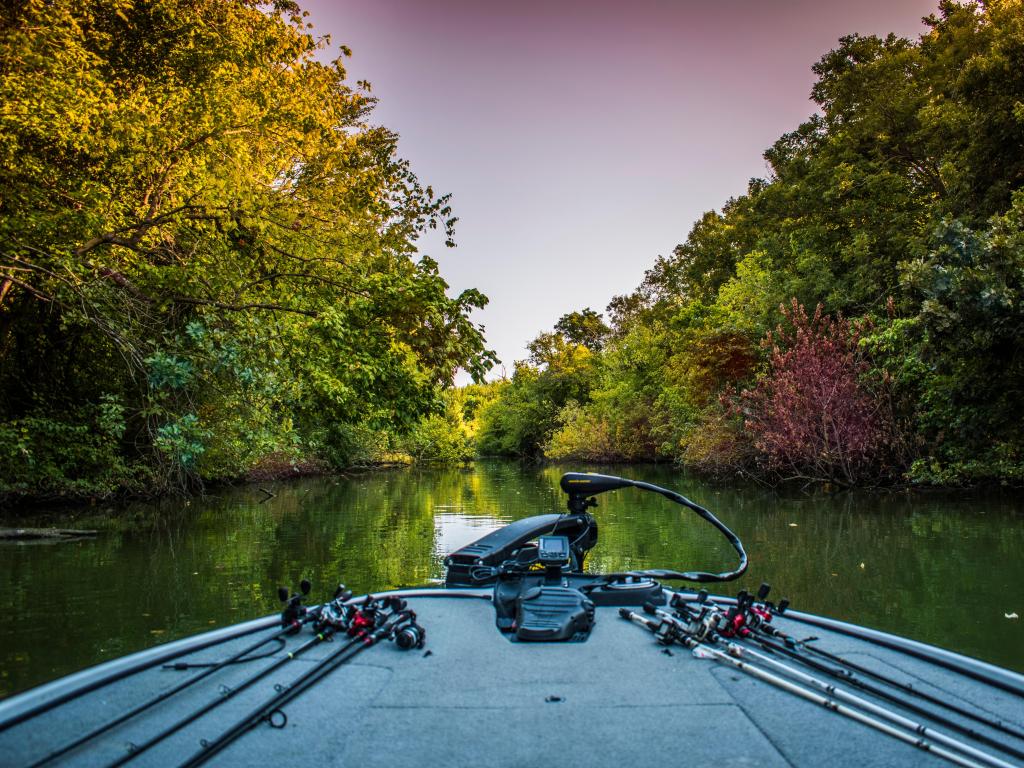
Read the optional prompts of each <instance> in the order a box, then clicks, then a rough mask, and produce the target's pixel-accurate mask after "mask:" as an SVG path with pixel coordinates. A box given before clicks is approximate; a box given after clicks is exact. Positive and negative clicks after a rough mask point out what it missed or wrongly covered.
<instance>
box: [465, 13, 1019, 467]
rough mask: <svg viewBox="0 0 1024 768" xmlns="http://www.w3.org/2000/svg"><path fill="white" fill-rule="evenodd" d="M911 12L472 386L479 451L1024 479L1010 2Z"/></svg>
mask: <svg viewBox="0 0 1024 768" xmlns="http://www.w3.org/2000/svg"><path fill="white" fill-rule="evenodd" d="M926 22H927V26H928V31H927V32H926V33H925V34H923V35H922V36H921V38H920V39H919V40H918V41H916V42H914V41H908V40H905V39H901V38H898V37H895V36H889V37H887V38H885V39H879V38H877V37H860V36H857V35H854V36H850V37H844V38H842V39H841V40H840V44H839V47H838V48H836V49H835V50H833V51H830V52H829V53H828V54H826V55H825V56H824V57H822V59H821V60H820V61H819V62H818V63H817V64H816V65H814V72H815V73H816V75H817V78H818V79H817V83H816V84H815V86H814V88H813V92H812V97H813V99H814V101H815V102H816V103H817V105H818V107H819V110H820V115H815V116H814V117H812V118H811V119H810V120H808V121H807V122H805V123H804V124H802V125H800V126H799V127H798V128H797V129H796V130H795V131H793V132H792V133H788V134H786V135H784V136H782V137H781V138H780V139H779V140H778V141H777V142H775V144H774V145H772V147H771V148H769V149H768V150H767V151H766V152H765V155H764V156H765V159H766V161H767V162H768V164H769V167H770V174H769V175H768V178H765V179H753V180H752V181H751V182H750V184H749V187H748V190H747V193H746V194H745V195H742V196H740V197H738V198H735V199H732V200H730V201H729V202H728V203H727V204H726V205H725V206H724V208H723V210H722V212H721V213H718V212H715V211H711V212H708V213H706V214H705V215H704V216H703V217H702V218H701V219H700V221H698V222H697V223H696V225H695V226H694V227H693V229H692V230H691V232H690V234H689V236H688V237H687V239H686V241H685V242H684V243H683V244H682V245H680V246H678V247H677V248H676V249H675V251H674V252H673V253H672V254H671V255H670V256H668V257H663V258H659V259H658V260H657V261H656V262H655V264H654V266H653V267H652V268H651V269H650V270H648V272H647V274H646V277H645V278H644V281H643V283H642V284H641V285H640V286H639V287H638V288H637V289H636V290H635V291H633V292H632V293H630V294H628V295H624V296H618V297H616V298H615V299H614V300H613V301H612V302H611V304H610V305H609V307H608V313H609V322H608V325H606V324H605V323H604V322H603V319H602V317H601V316H599V315H598V314H596V313H594V312H592V311H590V310H585V311H583V312H576V313H572V314H570V315H567V316H565V317H563V318H562V320H561V321H560V322H559V324H558V325H557V326H556V327H555V328H554V329H553V331H552V332H550V333H543V334H541V335H540V336H539V337H538V338H537V339H536V340H535V341H534V342H533V343H532V344H531V346H530V352H531V356H530V359H529V361H526V362H522V363H520V364H518V365H517V366H516V368H515V372H514V374H513V375H512V377H511V379H510V380H508V381H504V382H499V383H497V384H494V385H490V387H488V388H486V389H484V390H481V389H479V388H474V389H472V390H471V392H472V393H474V394H473V395H472V397H471V398H470V400H473V401H481V402H484V404H483V406H482V410H481V409H476V410H475V411H474V413H473V418H474V419H475V423H476V427H477V432H476V440H477V445H476V447H477V450H478V451H480V452H482V453H497V454H510V455H521V456H534V457H536V456H541V455H543V456H547V457H551V458H570V457H571V458H576V459H583V460H595V461H607V460H613V461H636V460H650V459H655V460H671V461H676V462H680V463H682V464H685V465H688V466H692V467H697V468H701V469H704V470H706V471H709V472H715V473H734V472H751V473H756V474H759V475H761V476H763V477H768V478H775V479H784V478H807V479H820V480H826V481H830V482H833V483H840V484H843V485H855V484H856V485H863V484H879V483H894V482H896V483H898V482H904V481H907V480H909V481H914V482H927V483H942V484H955V483H975V482H1001V483H1011V484H1021V483H1022V482H1024V285H1022V283H1024V9H1022V6H1021V3H1020V2H1019V0H992V1H991V2H986V3H982V4H975V3H968V4H964V5H959V4H956V3H952V2H943V3H942V4H941V5H940V7H939V9H938V13H937V14H936V15H934V16H932V17H930V18H928V19H927V20H926ZM623 256H629V257H634V256H635V255H634V254H623Z"/></svg>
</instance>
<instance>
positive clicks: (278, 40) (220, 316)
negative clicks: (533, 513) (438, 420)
mask: <svg viewBox="0 0 1024 768" xmlns="http://www.w3.org/2000/svg"><path fill="white" fill-rule="evenodd" d="M328 44H329V41H328V40H327V39H326V38H322V37H317V36H316V35H314V34H313V33H312V32H311V31H310V28H309V25H307V24H306V22H305V20H304V14H303V13H302V12H301V11H300V10H299V8H298V6H296V5H295V4H294V3H292V2H288V1H287V0H277V2H274V3H272V4H269V5H266V4H262V3H258V2H256V1H255V0H198V2H191V1H189V2H186V1H185V0H133V1H131V2H129V0H117V1H116V2H112V3H102V4H101V3H80V2H75V1H74V0H57V2H36V1H35V0H30V1H29V2H25V3H21V4H18V5H17V6H16V7H11V8H8V9H7V10H5V11H4V12H3V13H2V14H0V62H2V66H0V189H2V190H3V192H2V193H0V243H2V246H0V356H2V359H3V366H2V368H0V393H2V395H0V419H2V420H3V421H4V422H5V423H18V424H21V425H22V426H24V425H26V424H30V423H31V424H41V423H42V422H35V421H33V422H27V421H25V419H28V418H42V419H43V420H44V421H47V420H49V421H52V422H54V423H57V422H62V418H63V417H62V416H61V414H64V413H67V412H71V411H75V410H76V409H81V408H89V407H92V405H94V404H96V403H99V402H101V401H102V398H103V397H105V396H110V397H114V398H117V401H118V402H119V403H121V404H122V407H123V414H124V418H125V422H126V427H125V429H126V434H125V440H124V443H125V444H124V445H122V446H121V447H120V449H119V452H118V456H120V457H121V459H123V460H124V461H126V462H128V463H130V464H134V463H136V462H138V463H140V466H150V467H156V468H159V469H160V472H161V476H162V478H163V480H164V482H167V483H171V484H174V483H180V484H191V483H193V482H195V481H196V480H197V479H199V478H201V477H220V476H226V475H228V476H229V475H233V474H238V473H239V472H242V471H244V470H245V469H246V468H247V467H248V466H251V465H252V464H253V463H254V462H256V461H258V459H259V457H260V456H261V455H263V454H266V453H271V452H273V451H278V450H284V451H286V452H295V451H299V452H301V451H303V450H305V451H318V450H323V451H324V456H325V457H326V458H329V459H330V460H331V461H334V462H344V461H347V460H349V457H351V456H354V455H358V454H359V453H360V452H361V451H362V449H359V450H357V449H356V444H357V443H366V440H364V439H363V437H365V435H366V434H368V433H376V432H380V431H388V430H390V431H394V432H401V431H403V430H406V429H408V428H410V427H411V426H412V425H413V424H415V423H416V422H417V420H418V419H419V418H420V417H421V416H423V415H425V414H428V413H431V412H434V411H436V410H437V409H438V408H439V405H440V402H439V399H438V393H439V392H440V391H441V390H442V389H444V388H446V387H448V386H450V385H451V383H452V377H453V374H454V371H455V370H456V369H457V368H458V367H464V368H465V369H467V370H468V371H469V372H470V373H471V374H472V375H473V376H474V377H482V376H483V374H484V373H485V372H486V371H487V369H488V368H489V367H490V366H491V365H492V364H493V362H494V355H493V353H491V352H489V351H488V350H486V348H485V346H484V341H483V337H482V335H481V332H480V329H479V328H478V327H476V326H475V325H474V324H473V323H472V322H471V321H470V320H469V314H470V313H471V312H472V311H473V310H474V309H475V308H479V307H482V306H483V305H484V304H485V302H486V299H485V297H483V296H482V295H481V294H480V293H479V292H477V291H475V290H468V291H465V292H463V293H462V294H460V295H459V296H456V297H454V298H452V297H449V296H448V295H447V288H448V286H447V284H446V283H445V282H444V280H443V279H442V278H441V276H440V275H439V273H438V269H437V264H436V263H435V262H434V261H433V260H431V259H430V258H428V257H425V256H420V255H418V254H417V253H416V240H417V238H418V236H419V235H420V234H421V233H422V232H423V231H425V230H426V229H428V228H438V227H441V228H443V229H444V230H445V231H446V233H447V235H448V239H449V242H450V241H451V237H452V234H453V230H452V227H453V225H454V221H455V219H454V218H453V216H452V214H451V209H450V207H449V205H448V199H447V197H443V196H442V197H438V196H436V195H435V194H434V192H433V190H432V189H431V188H430V187H424V186H423V185H421V184H420V182H419V181H418V180H417V178H416V177H415V176H414V175H413V173H412V172H411V170H410V168H409V166H408V164H407V163H406V162H405V161H403V160H401V159H399V158H398V157H397V156H396V144H397V138H398V137H397V135H396V134H394V133H393V132H391V131H388V130H387V129H386V128H382V127H377V126H373V125H371V124H370V123H369V122H368V116H369V114H370V112H371V110H372V108H373V105H374V99H373V98H372V97H370V96H369V94H368V92H367V90H366V88H365V87H359V88H355V89H353V88H352V87H350V86H349V85H348V83H347V82H346V79H345V69H344V64H343V60H342V58H339V59H336V60H335V61H333V62H331V63H323V61H322V54H323V53H324V51H325V50H326V46H327V45H328ZM342 53H343V54H347V49H344V48H343V49H342ZM30 414H33V415H32V416H31V417H30ZM19 429H21V427H19ZM356 435H363V437H356ZM74 439H75V438H70V437H69V442H68V444H67V445H63V446H62V448H63V449H66V450H72V447H71V445H70V443H71V442H74ZM371 442H372V441H371ZM3 477H5V478H10V477H11V476H9V475H6V474H4V475H3ZM68 477H69V478H70V476H68Z"/></svg>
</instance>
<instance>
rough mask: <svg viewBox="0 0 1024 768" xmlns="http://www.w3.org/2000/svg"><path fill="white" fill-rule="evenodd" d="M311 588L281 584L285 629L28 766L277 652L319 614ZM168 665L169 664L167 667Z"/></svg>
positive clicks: (34, 766) (34, 767) (33, 766)
mask: <svg viewBox="0 0 1024 768" xmlns="http://www.w3.org/2000/svg"><path fill="white" fill-rule="evenodd" d="M310 589H312V585H311V584H310V583H309V582H308V581H307V580H305V579H303V580H302V583H301V585H300V590H301V593H300V594H293V595H291V596H290V597H289V595H288V590H287V589H286V588H285V587H281V588H280V590H278V597H279V598H280V599H281V602H283V603H285V608H284V610H283V611H282V613H281V625H282V627H283V629H282V630H281V631H279V632H276V633H275V634H273V635H271V636H270V637H267V638H264V639H263V640H260V641H258V642H256V643H253V644H252V645H250V646H248V647H247V648H244V649H242V650H241V651H238V652H237V653H234V654H232V655H231V656H229V657H228V658H226V659H223V660H222V661H218V662H215V663H211V664H204V665H195V666H196V667H199V666H201V667H202V668H203V671H202V672H200V673H199V674H198V675H195V676H193V677H190V678H189V679H188V680H185V681H183V682H181V683H179V684H178V685H176V686H174V687H173V688H170V689H169V690H166V691H164V692H162V693H160V694H158V695H156V696H154V697H153V698H151V699H149V700H148V701H145V702H143V703H142V704H140V705H138V706H137V707H135V708H134V709H131V710H129V711H128V712H125V713H124V714H122V715H119V716H118V717H115V718H114V719H113V720H110V721H109V722H107V723H104V724H103V725H101V726H99V727H98V728H94V729H93V730H91V731H89V732H88V733H86V734H83V735H82V736H80V737H78V738H77V739H75V740H74V741H71V742H69V743H67V744H65V745H64V746H62V747H60V748H59V749H56V750H54V751H53V752H50V753H49V754H47V755H45V756H44V757H42V758H40V759H39V760H37V761H35V762H34V763H31V764H30V765H29V766H27V768H39V766H43V765H46V764H47V763H49V762H50V761H52V760H55V759H56V758H58V757H60V756H61V755H65V754H67V753H68V752H70V751H72V750H73V749H77V748H78V747H80V746H82V745H83V744H85V743H86V742H89V741H92V740H93V739H95V738H96V737H97V736H100V735H102V734H104V733H106V732H107V731H109V730H111V729H112V728H116V727H117V726H119V725H121V724H122V723H124V722H127V721H128V720H131V719H132V718H133V717H136V716H137V715H140V714H142V713H143V712H145V711H146V710H148V709H150V708H151V707H154V706H156V705H157V704H159V703H160V702H163V701H167V699H169V698H171V697H172V696H174V695H176V694H178V693H181V692H182V691H184V690H185V689H186V688H190V687H191V686H193V685H195V684H196V683H198V682H199V681H200V680H204V679H205V678H207V677H209V676H210V675H213V674H215V673H216V672H219V671H220V670H222V669H224V668H225V667H227V666H229V665H232V664H237V663H238V662H240V661H255V660H256V659H259V658H265V656H262V655H260V656H255V657H251V656H249V654H251V653H252V652H253V651H256V650H259V649H260V648H262V647H263V646H265V645H267V644H269V643H272V642H275V641H277V642H280V643H281V646H279V647H278V648H276V649H274V651H273V652H277V651H278V650H280V649H281V647H283V644H284V638H285V637H287V636H288V635H293V634H295V633H296V632H298V631H299V629H300V628H301V627H302V625H303V624H305V623H306V622H308V621H310V620H312V619H313V618H315V616H316V613H315V612H314V613H308V612H307V610H306V607H305V606H304V605H303V604H302V601H303V598H304V597H305V596H306V595H308V594H309V591H310ZM343 591H344V585H341V586H339V587H338V591H337V592H336V593H335V598H336V599H337V597H338V595H339V594H342V592H343ZM351 594H352V593H351V592H349V593H348V595H349V596H350V597H351ZM166 666H168V665H165V667H166ZM170 666H171V667H172V668H175V669H190V668H193V665H186V664H174V665H170Z"/></svg>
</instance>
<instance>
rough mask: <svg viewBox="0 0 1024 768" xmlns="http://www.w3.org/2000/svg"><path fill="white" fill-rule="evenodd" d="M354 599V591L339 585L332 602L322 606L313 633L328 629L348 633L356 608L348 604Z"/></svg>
mask: <svg viewBox="0 0 1024 768" xmlns="http://www.w3.org/2000/svg"><path fill="white" fill-rule="evenodd" d="M351 599H352V590H350V589H346V588H345V585H344V584H339V585H338V588H337V589H335V590H334V597H332V598H331V601H330V602H328V603H324V604H323V605H322V606H320V611H319V613H318V614H317V617H316V621H315V622H314V624H313V631H315V632H322V631H324V630H325V629H327V628H328V627H330V628H331V629H333V630H335V631H337V632H347V631H348V625H349V622H350V621H351V618H352V614H353V612H354V611H355V608H354V607H353V606H351V605H349V604H348V601H349V600H351Z"/></svg>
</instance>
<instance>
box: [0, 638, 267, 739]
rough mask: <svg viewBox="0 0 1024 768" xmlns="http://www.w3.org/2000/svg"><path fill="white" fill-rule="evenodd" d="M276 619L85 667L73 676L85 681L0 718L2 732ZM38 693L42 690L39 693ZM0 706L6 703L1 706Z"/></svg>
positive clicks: (0, 730)
mask: <svg viewBox="0 0 1024 768" xmlns="http://www.w3.org/2000/svg"><path fill="white" fill-rule="evenodd" d="M276 621H277V620H276V619H270V618H266V619H254V620H253V621H250V622H246V623H245V624H242V625H240V626H232V627H225V628H224V629H221V630H215V631H214V632H210V633H207V634H204V635H200V636H199V639H196V638H186V639H184V640H180V641H177V642H176V643H169V644H168V645H169V646H170V647H168V648H163V647H157V648H152V649H150V651H147V652H143V653H144V655H145V658H144V659H141V660H140V659H138V658H137V657H132V659H133V660H132V661H131V662H130V663H127V664H124V663H122V662H123V660H121V659H118V660H117V661H115V662H108V663H107V664H103V665H100V667H98V668H94V669H90V670H85V671H84V672H81V673H79V674H78V675H75V676H74V677H75V679H76V680H81V678H82V677H84V678H85V682H82V683H81V684H80V685H77V686H75V687H72V688H71V690H66V691H64V692H63V693H60V694H58V695H56V696H54V697H53V698H50V699H47V700H46V701H44V702H42V703H41V704H37V705H35V706H32V707H29V708H27V709H24V710H22V711H21V712H18V713H17V714H14V715H12V716H10V717H8V718H6V719H5V720H3V721H2V722H0V733H3V732H4V731H6V730H8V729H10V728H13V727H15V726H16V725H21V724H22V723H24V722H26V721H28V720H32V719H33V718H36V717H38V716H39V715H42V714H45V713H47V712H49V711H50V710H52V709H56V708H57V707H59V706H61V705H63V704H67V703H68V702H69V701H73V700H75V699H78V698H80V697H82V696H85V695H86V694H88V693H92V692H93V691H97V690H99V689H100V688H104V687H106V686H108V685H112V684H113V683H116V682H119V681H121V680H124V679H125V678H127V677H131V676H132V675H137V674H139V673H140V672H145V671H146V670H147V669H152V668H153V667H155V666H157V665H158V664H166V663H167V662H169V661H173V660H174V659H179V658H181V657H182V656H188V655H191V654H194V653H198V652H199V651H203V650H206V649H207V648H212V647H214V646H217V645H223V644H224V643H227V642H231V641H232V640H237V639H239V638H241V637H245V636H246V635H251V634H254V633H256V632H262V631H264V630H266V629H269V628H271V627H273V626H274V624H275V623H276ZM110 666H115V667H116V668H115V669H113V670H110V669H109V668H110ZM100 673H102V674H103V676H102V677H99V678H98V679H97V678H96V675H97V674H100ZM50 685H52V686H57V687H58V688H66V687H67V686H66V685H64V684H63V681H58V682H57V683H53V684H50ZM48 687H49V686H43V687H42V688H39V689H37V691H40V692H41V691H42V690H44V689H46V688H48ZM39 695H43V694H42V693H40V694H39ZM0 708H3V707H2V706H0Z"/></svg>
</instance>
